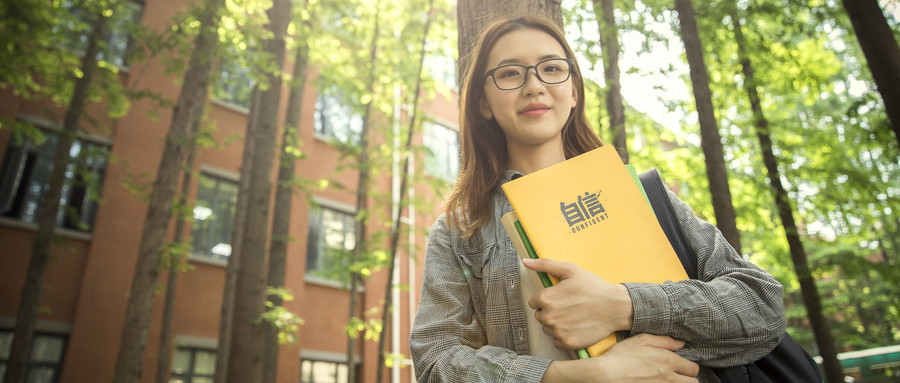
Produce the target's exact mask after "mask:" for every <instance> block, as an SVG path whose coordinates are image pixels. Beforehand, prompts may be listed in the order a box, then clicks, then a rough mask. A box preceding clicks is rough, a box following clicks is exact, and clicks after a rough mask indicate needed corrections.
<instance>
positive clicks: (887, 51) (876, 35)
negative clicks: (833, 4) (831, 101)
mask: <svg viewBox="0 0 900 383" xmlns="http://www.w3.org/2000/svg"><path fill="white" fill-rule="evenodd" d="M842 2H843V3H844V9H846V10H847V15H848V16H850V22H851V23H853V30H854V31H855V32H856V38H857V39H858V40H859V45H860V47H862V51H863V54H865V56H866V61H867V62H868V63H869V70H871V71H872V77H873V78H874V79H875V86H877V87H878V92H879V93H881V99H882V100H884V110H885V111H886V112H887V115H888V119H889V120H890V121H891V125H892V126H893V128H894V137H895V138H896V139H897V144H898V145H900V47H898V46H897V40H896V39H895V38H894V33H893V32H892V31H891V27H890V26H888V23H887V19H886V18H885V17H884V13H883V12H882V11H881V8H879V7H878V1H877V0H843V1H842Z"/></svg>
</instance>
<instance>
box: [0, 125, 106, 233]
mask: <svg viewBox="0 0 900 383" xmlns="http://www.w3.org/2000/svg"><path fill="white" fill-rule="evenodd" d="M43 136H44V140H43V142H40V143H38V141H36V140H34V139H30V138H26V139H23V140H21V142H17V141H19V140H16V139H12V140H11V141H10V145H9V147H8V148H7V149H6V154H5V155H4V157H3V165H2V166H0V215H2V216H4V217H9V218H14V219H18V220H22V221H24V222H31V223H37V220H38V215H39V213H40V209H41V206H43V202H44V201H43V199H44V193H46V191H47V187H48V185H49V181H50V173H51V171H52V167H53V159H54V157H56V145H57V143H58V142H59V135H58V133H55V132H50V131H44V132H43ZM108 156H109V148H107V147H106V146H104V145H99V144H95V143H92V142H89V141H86V140H82V139H79V138H76V139H75V141H74V142H73V143H72V148H71V149H70V150H69V165H68V167H67V168H66V180H65V183H64V184H63V188H62V195H61V196H60V204H59V212H58V213H57V216H56V225H57V226H59V227H64V228H67V229H73V230H78V231H84V232H90V231H91V230H92V229H93V222H94V216H95V214H96V212H97V201H98V200H99V198H100V186H101V183H102V180H103V174H104V172H105V170H106V162H107V158H108Z"/></svg>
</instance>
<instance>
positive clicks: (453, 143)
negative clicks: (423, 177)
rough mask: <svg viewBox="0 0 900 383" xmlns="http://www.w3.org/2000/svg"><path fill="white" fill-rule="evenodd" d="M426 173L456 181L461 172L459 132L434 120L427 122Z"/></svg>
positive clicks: (425, 138) (425, 139) (445, 179)
mask: <svg viewBox="0 0 900 383" xmlns="http://www.w3.org/2000/svg"><path fill="white" fill-rule="evenodd" d="M424 125H425V126H424V127H425V137H424V141H425V142H424V144H425V150H426V153H425V173H427V174H429V175H431V176H433V177H436V178H439V179H442V180H444V181H447V182H454V181H455V180H456V175H457V173H459V134H458V133H456V131H455V130H453V129H449V128H447V127H445V126H442V125H439V124H435V123H433V122H425V124H424Z"/></svg>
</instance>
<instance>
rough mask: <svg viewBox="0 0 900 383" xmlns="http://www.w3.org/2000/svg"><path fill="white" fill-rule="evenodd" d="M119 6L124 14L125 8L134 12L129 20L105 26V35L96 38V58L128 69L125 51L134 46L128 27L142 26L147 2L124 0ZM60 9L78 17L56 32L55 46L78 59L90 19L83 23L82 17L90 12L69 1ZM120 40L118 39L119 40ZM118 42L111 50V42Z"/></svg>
mask: <svg viewBox="0 0 900 383" xmlns="http://www.w3.org/2000/svg"><path fill="white" fill-rule="evenodd" d="M121 4H123V5H122V6H123V7H124V8H123V10H124V11H126V12H127V11H128V10H129V7H132V8H131V9H130V10H131V11H132V12H134V13H133V15H131V17H132V18H130V19H123V18H116V19H114V20H113V21H114V22H113V23H111V24H109V25H108V27H107V31H106V35H104V36H102V37H101V38H100V42H101V44H103V45H102V46H101V49H100V50H98V52H97V58H98V59H99V60H102V61H105V62H108V63H111V64H113V65H115V66H116V67H118V68H120V69H123V70H128V69H129V68H130V66H129V64H128V60H127V59H128V51H129V50H130V49H131V48H132V47H133V45H134V38H133V37H132V34H131V33H129V32H130V31H129V29H130V28H129V25H141V24H142V23H143V18H144V13H145V11H146V9H147V3H146V1H145V0H126V2H124V3H121ZM61 10H62V11H64V12H67V13H70V14H72V15H80V17H79V16H74V17H77V18H78V19H77V20H75V21H74V23H73V24H72V25H68V26H67V28H66V29H64V30H61V31H59V33H60V34H61V35H62V36H63V38H62V40H60V41H59V46H60V48H61V49H63V50H65V51H69V52H72V53H74V54H75V55H77V56H79V57H82V56H84V53H85V50H86V48H87V40H88V39H89V37H88V35H89V34H90V32H91V31H90V24H91V20H85V19H84V18H85V17H86V16H87V15H89V14H90V13H89V12H86V11H85V10H83V9H81V8H76V5H75V4H73V2H72V1H66V2H65V3H64V4H63V5H62V8H61ZM85 26H86V27H85ZM120 37H122V38H121V39H120ZM119 40H124V42H125V43H124V47H122V49H115V50H114V51H113V49H112V47H114V46H115V44H114V42H116V41H119Z"/></svg>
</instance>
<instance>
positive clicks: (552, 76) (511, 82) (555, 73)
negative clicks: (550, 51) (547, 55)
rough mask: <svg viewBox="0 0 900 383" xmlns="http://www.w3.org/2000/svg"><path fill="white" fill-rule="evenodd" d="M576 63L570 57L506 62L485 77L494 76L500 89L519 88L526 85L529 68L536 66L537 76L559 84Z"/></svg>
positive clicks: (570, 72) (549, 82)
mask: <svg viewBox="0 0 900 383" xmlns="http://www.w3.org/2000/svg"><path fill="white" fill-rule="evenodd" d="M574 64H575V62H574V61H573V60H572V59H568V58H552V59H547V60H544V61H541V62H539V63H537V64H534V65H520V64H506V65H500V66H498V67H496V68H494V69H491V70H489V71H488V72H487V74H485V75H484V78H485V80H487V78H488V77H491V78H493V79H494V85H496V86H497V88H499V89H500V90H513V89H519V88H521V87H522V86H523V85H525V80H526V79H527V78H528V70H529V69H531V68H534V73H535V74H537V78H538V79H539V80H541V82H543V83H544V84H559V83H561V82H565V81H566V80H568V79H569V76H571V75H572V65H574Z"/></svg>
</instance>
